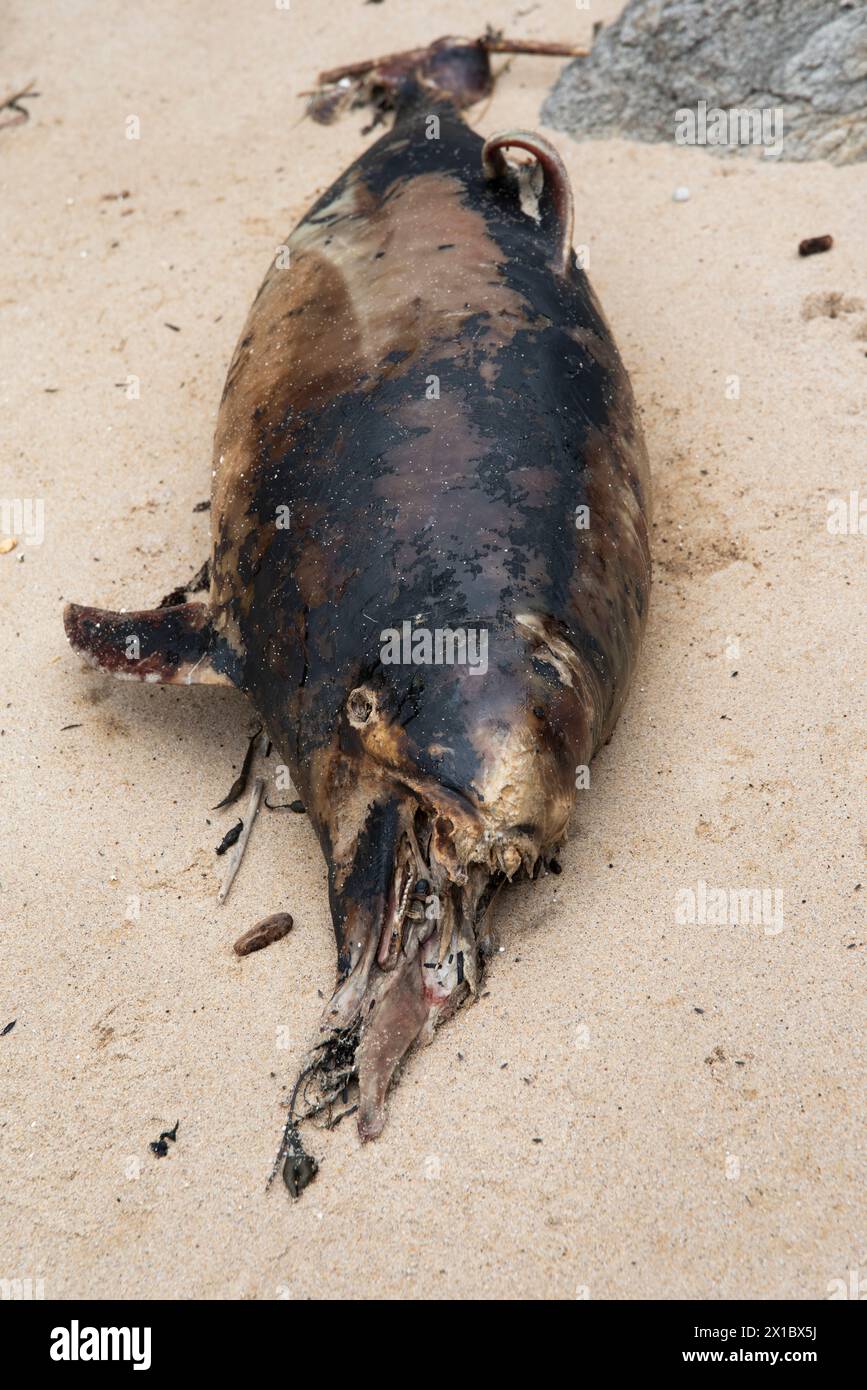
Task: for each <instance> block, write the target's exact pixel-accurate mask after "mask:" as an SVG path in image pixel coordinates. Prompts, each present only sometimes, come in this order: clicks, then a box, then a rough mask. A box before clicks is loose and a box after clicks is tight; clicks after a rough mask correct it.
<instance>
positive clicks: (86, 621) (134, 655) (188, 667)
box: [63, 603, 240, 685]
mask: <svg viewBox="0 0 867 1390" xmlns="http://www.w3.org/2000/svg"><path fill="white" fill-rule="evenodd" d="M63 624H64V627H65V628H66V635H67V637H68V638H69V641H70V643H71V645H72V646H73V648H74V649H75V651H77V652H80V653H81V655H82V656H83V657H84V658H85V660H86V661H88V662H89V663H90V665H91V666H96V667H97V668H98V669H99V670H101V671H108V672H109V673H110V674H111V675H113V676H117V677H119V679H121V680H138V681H149V682H155V683H156V682H160V683H163V684H168V685H238V684H239V683H240V663H239V661H238V657H237V654H236V653H235V651H234V650H233V649H232V647H230V645H229V643H228V642H227V641H226V639H225V637H223V636H222V635H221V634H219V633H218V632H217V631H216V629H215V627H214V625H213V621H212V616H211V609H210V606H209V605H208V604H207V603H178V604H173V605H171V606H170V607H167V608H145V609H141V610H139V611H137V612H129V613H112V612H110V611H109V610H108V609H105V608H85V607H83V606H82V605H80V604H77V603H68V604H67V605H66V607H65V609H64V610H63Z"/></svg>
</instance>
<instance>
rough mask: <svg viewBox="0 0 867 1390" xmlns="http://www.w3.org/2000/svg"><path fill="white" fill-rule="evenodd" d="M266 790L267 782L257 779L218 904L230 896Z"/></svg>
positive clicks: (230, 856)
mask: <svg viewBox="0 0 867 1390" xmlns="http://www.w3.org/2000/svg"><path fill="white" fill-rule="evenodd" d="M264 789H265V781H264V778H262V777H257V778H256V780H255V782H254V783H253V790H252V791H251V792H250V800H249V802H248V804H247V813H246V815H245V816H244V829H243V830H242V831H241V834H240V835H239V836H238V842H237V844H235V845H233V846H232V849H231V852H230V854H229V858H228V861H227V863H226V872H225V875H224V877H223V883H222V887H221V888H220V891H219V893H218V894H217V902H218V903H224V902H225V901H226V899H227V897H228V896H229V889H230V888H231V886H232V883H233V881H234V878H235V874H236V873H237V872H238V869H239V868H240V866H241V860H242V859H243V858H244V850H245V849H246V848H247V841H248V840H249V838H250V831H251V830H252V829H253V822H254V821H255V819H256V815H257V813H258V810H259V802H260V801H261V800H262V792H263V791H264Z"/></svg>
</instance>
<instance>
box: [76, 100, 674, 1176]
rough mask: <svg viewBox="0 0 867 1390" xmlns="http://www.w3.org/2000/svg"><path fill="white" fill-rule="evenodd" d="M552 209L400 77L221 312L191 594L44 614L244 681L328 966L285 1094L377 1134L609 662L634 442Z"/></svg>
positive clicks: (563, 820)
mask: <svg viewBox="0 0 867 1390" xmlns="http://www.w3.org/2000/svg"><path fill="white" fill-rule="evenodd" d="M509 149H518V150H522V151H526V152H528V153H529V154H530V155H531V156H533V160H532V161H531V162H526V161H525V163H524V165H523V166H521V168H517V167H516V166H515V164H514V163H513V162H512V161H511V160H509V159H507V156H506V152H507V151H508V150H509ZM572 221H573V205H572V194H571V190H570V187H569V182H568V178H567V175H566V172H565V169H564V167H563V164H562V162H561V160H560V158H559V156H558V154H557V152H556V151H555V150H554V148H553V147H552V146H551V145H550V144H549V143H548V142H547V141H546V140H544V139H543V138H542V137H540V136H538V135H532V134H528V133H526V132H522V131H506V132H504V133H502V134H500V135H497V136H495V137H493V138H491V139H489V140H487V141H485V140H483V139H481V138H480V137H479V136H478V135H476V134H475V133H474V132H473V131H472V130H471V129H470V128H469V127H468V126H467V124H466V123H465V122H464V120H463V119H462V118H461V116H460V115H459V114H458V111H457V110H456V108H455V106H454V104H453V103H451V102H449V101H440V100H438V99H437V97H436V94H432V93H431V91H430V90H425V89H421V88H418V89H416V91H415V94H414V95H413V94H412V93H410V94H409V95H408V96H407V94H406V92H404V94H403V98H402V104H399V109H398V114H397V117H396V121H395V125H394V128H393V129H392V130H391V132H390V133H388V134H386V135H384V136H383V137H382V138H381V139H380V140H378V141H377V142H376V143H375V144H374V145H372V146H371V147H370V148H369V149H368V150H367V151H366V153H365V154H363V155H362V156H361V158H360V159H358V160H357V161H356V163H354V164H353V165H352V166H351V167H350V168H349V169H347V170H346V172H345V173H344V174H343V175H342V176H341V177H340V178H339V179H338V180H337V182H336V183H335V184H334V185H333V186H332V187H331V188H329V189H328V191H327V192H326V193H325V194H324V195H323V196H322V197H321V198H320V199H319V201H318V202H317V203H316V204H315V205H314V206H313V207H312V208H311V209H310V211H309V212H308V213H307V215H306V216H305V217H304V218H303V220H302V221H301V222H300V223H299V225H298V226H297V227H296V228H295V230H294V232H293V233H292V234H291V236H290V237H289V238H288V241H287V243H286V250H285V251H284V252H283V253H282V255H281V256H278V258H277V261H276V262H275V264H274V265H273V266H272V267H271V269H270V270H269V272H268V274H267V276H266V278H265V281H264V283H263V285H262V287H261V289H260V290H259V293H258V294H257V296H256V299H255V302H254V304H253V307H252V309H251V310H250V314H249V316H248V319H247V322H246V325H245V327H244V329H243V332H242V334H241V338H240V341H239V343H238V346H237V349H236V351H235V355H234V357H233V359H232V363H231V366H230V368H229V372H228V376H227V379H226V386H225V390H224V393H223V400H222V404H221V406H220V412H219V418H218V421H217V430H216V440H215V446H214V480H213V496H212V506H211V517H212V537H213V548H212V556H211V566H210V575H211V587H210V596H209V600H208V602H207V603H185V604H181V605H178V606H176V607H171V608H166V609H162V610H158V611H154V612H150V613H126V614H114V613H107V612H102V611H99V610H95V609H88V608H80V607H77V606H74V605H72V606H70V607H69V608H68V610H67V613H66V625H67V631H68V634H69V637H70V641H71V642H72V644H73V646H74V647H75V648H77V649H78V650H79V651H81V652H83V653H84V654H85V655H87V656H88V657H90V658H91V660H92V661H93V662H94V663H95V664H97V665H99V666H102V667H104V668H106V669H108V670H111V671H113V672H115V673H116V674H121V675H126V676H129V677H139V678H142V679H145V680H164V681H175V682H189V681H213V682H218V683H223V684H233V685H235V686H237V687H238V688H239V689H240V690H243V691H244V692H245V693H246V694H247V695H248V697H249V699H250V700H251V701H252V703H253V705H254V706H255V708H256V710H257V711H258V713H259V715H260V716H261V717H262V719H263V720H264V721H265V723H266V725H267V728H268V730H269V732H270V735H271V737H272V738H273V740H274V743H275V745H276V747H277V749H278V751H279V753H280V754H281V756H282V757H283V758H284V759H285V761H286V762H287V763H288V765H289V767H290V768H291V772H292V776H293V779H294V781H295V785H296V787H297V788H298V792H299V794H300V796H301V797H302V798H303V801H304V804H305V805H306V807H307V808H308V811H309V814H310V817H311V821H312V823H313V826H314V827H315V830H316V833H317V835H318V837H319V840H320V842H321V845H322V850H323V853H324V855H325V858H326V861H327V864H328V875H329V891H330V901H331V910H332V914H333V921H334V931H335V935H336V938H337V983H336V988H335V991H334V994H333V997H332V998H331V1000H330V1002H329V1003H328V1006H327V1008H326V1010H325V1014H324V1016H323V1019H322V1023H321V1033H320V1038H319V1041H318V1043H317V1045H316V1046H315V1047H314V1048H313V1050H312V1052H311V1053H310V1056H309V1058H308V1060H307V1063H306V1064H305V1067H304V1070H303V1072H302V1084H301V1085H300V1086H299V1087H298V1088H296V1096H295V1100H294V1102H293V1110H292V1115H291V1116H290V1119H293V1118H294V1119H303V1118H304V1117H305V1116H306V1115H310V1114H312V1113H315V1112H317V1111H319V1110H321V1109H322V1108H323V1107H328V1106H330V1104H331V1103H332V1102H333V1101H334V1100H335V1099H336V1098H337V1097H338V1096H340V1095H345V1093H346V1088H347V1086H348V1085H349V1084H350V1083H352V1082H353V1081H354V1080H357V1083H358V1088H359V1105H358V1115H357V1123H358V1128H359V1131H360V1133H361V1135H362V1136H363V1137H364V1138H371V1137H373V1136H375V1135H377V1134H379V1132H380V1130H381V1129H382V1126H383V1123H384V1119H385V1097H386V1092H387V1089H388V1087H389V1084H390V1081H391V1079H392V1076H393V1074H394V1071H395V1068H396V1067H397V1066H398V1063H399V1062H400V1061H401V1059H402V1058H403V1057H404V1055H405V1054H406V1052H407V1050H408V1049H409V1048H410V1046H411V1045H412V1044H413V1043H414V1042H415V1041H416V1040H417V1039H422V1040H427V1039H429V1038H430V1036H431V1035H432V1032H433V1029H434V1027H435V1025H436V1023H437V1022H438V1021H439V1020H441V1019H442V1018H443V1016H444V1015H446V1014H447V1013H448V1012H450V1011H451V1010H452V1009H453V1008H454V1007H455V1005H456V1004H457V1003H458V1002H460V1000H461V999H463V998H464V997H465V996H466V995H467V994H468V993H471V992H473V991H476V990H477V989H478V986H479V980H480V976H481V971H482V968H483V962H484V958H485V954H486V950H487V949H488V948H489V946H490V938H489V914H488V908H489V906H490V903H491V900H492V898H493V896H494V894H495V893H496V892H497V890H498V889H499V888H500V887H501V885H503V884H504V883H505V882H506V881H508V880H514V879H518V878H523V877H530V878H535V877H536V876H537V874H538V873H539V872H540V871H541V870H543V869H544V868H545V867H546V865H547V863H548V862H549V861H550V860H551V859H552V858H553V856H554V854H555V851H556V849H557V847H558V846H559V845H560V844H561V842H562V841H563V839H564V836H565V834H566V828H567V823H568V821H569V817H570V813H571V811H572V809H573V805H574V802H575V795H576V792H575V786H576V769H577V768H579V767H582V766H584V765H587V764H589V763H590V760H591V759H592V757H593V754H594V753H595V751H596V749H597V748H598V747H599V746H600V744H601V743H602V742H603V741H605V740H606V739H607V738H608V737H609V735H610V734H611V731H612V729H613V727H614V724H615V721H616V719H617V716H618V714H619V712H620V709H621V707H622V705H623V701H624V697H625V695H626V691H627V688H628V686H629V682H630V678H631V676H632V673H633V670H634V667H635V663H636V658H637V655H638V650H639V645H640V641H641V635H642V630H643V628H644V624H645V619H646V616H647V606H648V597H649V587H650V556H649V549H648V508H649V494H648V473H647V462H646V454H645V448H644V443H643V440H642V435H641V429H640V426H639V423H638V420H637V417H636V411H635V406H634V403H633V396H632V391H631V388H630V385H629V381H628V378H627V375H626V372H625V370H624V367H623V364H622V362H621V359H620V356H619V354H618V351H617V348H616V346H615V344H614V342H613V339H612V336H611V333H610V330H609V328H608V325H607V323H606V321H605V319H604V317H603V315H602V311H601V309H600V307H599V305H598V303H597V301H596V298H595V296H594V294H593V291H592V290H591V288H590V285H589V283H588V280H587V277H586V275H585V274H584V272H583V270H581V269H580V268H579V267H578V266H577V264H576V260H575V256H574V253H573V251H572V249H571V248H572ZM133 638H134V639H135V641H133V642H131V641H130V639H133ZM482 653H484V660H482ZM473 654H474V657H473ZM314 1171H315V1165H314Z"/></svg>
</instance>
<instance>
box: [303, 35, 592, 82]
mask: <svg viewBox="0 0 867 1390" xmlns="http://www.w3.org/2000/svg"><path fill="white" fill-rule="evenodd" d="M478 42H479V43H480V44H481V45H482V47H483V48H486V49H487V50H488V52H489V53H530V54H536V55H537V56H538V57H552V58H586V57H587V54H588V53H589V52H590V50H589V48H579V47H577V46H576V45H575V44H571V43H545V41H544V40H542V39H504V38H502V37H501V36H500V35H499V34H485V35H484V37H483V38H481V39H479V40H478ZM433 47H434V45H431V46H430V48H408V49H406V50H405V52H403V53H386V54H384V55H383V57H381V58H362V59H361V60H359V61H357V62H354V63H344V65H343V66H342V67H339V68H328V69H327V70H326V71H325V72H320V74H319V85H320V87H330V86H332V85H333V84H334V83H335V82H342V81H343V79H344V78H345V77H363V76H364V74H365V73H367V72H372V71H373V69H374V68H388V67H391V66H392V64H394V63H401V64H411V63H413V62H421V60H422V59H423V58H426V57H427V56H428V54H429V53H430V51H431V49H432V48H433Z"/></svg>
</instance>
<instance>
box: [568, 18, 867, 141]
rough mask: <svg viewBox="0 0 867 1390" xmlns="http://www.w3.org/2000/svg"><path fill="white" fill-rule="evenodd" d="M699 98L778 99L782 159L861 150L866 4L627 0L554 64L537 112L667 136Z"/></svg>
mask: <svg viewBox="0 0 867 1390" xmlns="http://www.w3.org/2000/svg"><path fill="white" fill-rule="evenodd" d="M699 101H705V102H706V103H707V105H708V107H709V108H713V107H716V108H721V109H723V110H727V109H730V108H761V109H766V108H778V109H779V108H782V114H783V137H784V138H783V145H782V152H781V156H780V157H781V158H783V159H792V160H804V159H828V160H831V161H832V162H833V163H835V164H849V163H852V162H853V161H855V160H861V159H865V158H867V6H865V5H864V3H863V0H857V3H856V0H761V4H758V3H751V4H748V5H744V4H743V3H742V0H631V3H630V4H628V5H627V7H626V9H625V10H624V11H623V13H622V15H621V16H620V18H619V19H618V20H617V21H616V23H614V24H612V25H611V27H610V28H608V29H604V30H602V31H601V32H600V33H599V34H598V36H597V38H596V40H595V42H594V45H593V50H592V52H591V54H590V55H589V57H587V58H578V59H576V60H575V61H574V62H573V63H570V64H569V66H568V67H567V68H566V69H565V71H564V72H563V74H562V76H561V77H560V80H559V81H558V82H557V84H556V86H555V87H554V89H553V91H552V92H551V95H550V96H549V98H548V100H547V102H546V104H545V107H544V109H543V113H542V114H543V119H544V120H545V122H546V123H547V124H548V125H551V126H554V127H555V128H556V129H559V130H565V131H568V132H569V133H570V134H572V135H581V136H585V137H591V138H593V137H596V138H601V137H610V136H628V137H631V138H632V139H636V140H649V141H659V140H671V141H673V140H674V138H675V112H676V111H677V110H678V108H695V107H696V106H697V103H698V102H699ZM708 148H709V149H712V150H713V151H714V152H715V153H721V152H722V153H730V152H732V151H733V150H737V151H738V152H740V153H743V152H744V150H745V149H746V151H747V152H748V153H753V154H754V153H755V152H756V151H755V148H754V147H745V146H728V147H726V146H719V145H717V146H710V145H709V146H708Z"/></svg>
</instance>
